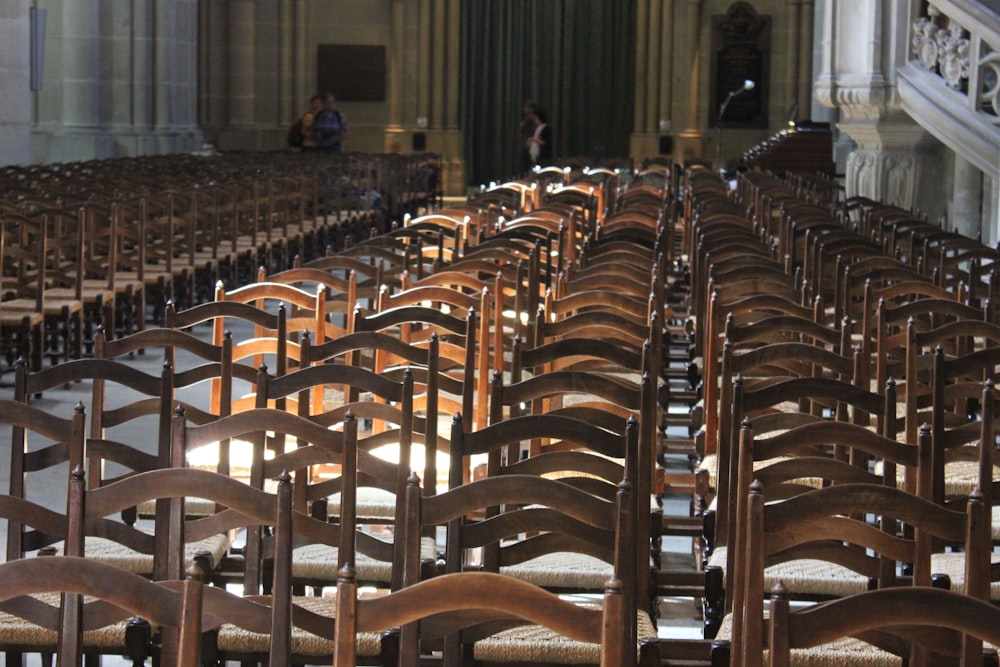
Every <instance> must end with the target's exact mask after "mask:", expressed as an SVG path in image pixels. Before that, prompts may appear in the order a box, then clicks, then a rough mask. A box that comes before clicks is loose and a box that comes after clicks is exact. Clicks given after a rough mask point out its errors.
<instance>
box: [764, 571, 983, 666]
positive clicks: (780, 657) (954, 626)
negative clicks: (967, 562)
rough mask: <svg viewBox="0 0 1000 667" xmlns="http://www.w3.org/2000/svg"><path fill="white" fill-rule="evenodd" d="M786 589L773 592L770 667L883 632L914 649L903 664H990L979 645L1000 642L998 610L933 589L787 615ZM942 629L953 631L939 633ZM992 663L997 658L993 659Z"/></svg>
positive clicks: (886, 593)
mask: <svg viewBox="0 0 1000 667" xmlns="http://www.w3.org/2000/svg"><path fill="white" fill-rule="evenodd" d="M787 592H788V591H787V590H786V589H785V587H783V586H782V587H780V588H776V589H775V590H773V591H772V593H771V619H770V621H769V622H768V624H767V633H768V656H769V657H768V664H769V665H770V667H788V666H789V665H791V664H792V659H791V655H790V651H791V650H793V649H808V648H812V647H814V646H818V645H820V644H825V643H827V642H830V641H833V640H836V639H838V638H840V637H849V636H858V635H866V634H867V635H869V636H870V635H871V634H872V633H874V632H878V633H881V634H882V635H883V636H888V637H889V638H891V639H896V640H897V642H901V643H902V644H903V645H904V646H910V645H913V644H915V645H916V647H917V650H916V651H915V653H916V655H905V656H902V657H903V658H904V659H905V661H906V663H907V664H910V665H914V667H917V666H919V665H923V664H927V663H926V662H924V661H922V660H918V659H914V658H917V657H920V658H922V657H924V656H923V655H921V654H923V653H929V654H931V655H933V654H937V656H948V657H949V658H950V659H952V660H954V657H955V656H958V658H959V662H958V664H960V665H962V667H978V666H979V665H983V664H988V663H987V658H986V657H984V654H983V643H984V642H989V643H990V644H992V645H993V646H997V645H998V644H997V642H998V641H1000V609H998V608H997V607H996V606H995V605H992V604H990V603H989V602H985V601H983V600H977V599H975V598H972V597H969V596H967V595H962V594H959V593H953V592H951V591H946V590H941V589H937V588H923V587H921V588H910V587H904V588H888V589H879V590H874V591H868V592H865V593H859V594H856V595H852V596H850V597H846V598H841V599H837V600H832V601H830V602H827V603H824V604H821V605H818V606H816V607H811V608H806V609H802V610H800V611H794V612H793V611H791V609H790V607H789V599H788V595H787ZM942 629H946V630H951V631H954V632H953V633H947V632H941V630H942ZM994 658H995V656H994Z"/></svg>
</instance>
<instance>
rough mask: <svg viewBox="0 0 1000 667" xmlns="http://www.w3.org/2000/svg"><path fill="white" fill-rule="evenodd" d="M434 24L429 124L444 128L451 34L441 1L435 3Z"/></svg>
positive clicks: (445, 10)
mask: <svg viewBox="0 0 1000 667" xmlns="http://www.w3.org/2000/svg"><path fill="white" fill-rule="evenodd" d="M432 24H433V26H434V29H433V32H432V33H431V34H433V35H437V36H438V40H435V41H437V43H436V44H432V45H431V57H432V58H433V63H434V65H433V67H432V69H431V72H432V75H431V76H432V79H431V81H432V83H431V90H433V91H434V94H433V98H432V100H431V126H432V127H435V128H438V129H445V128H447V127H448V126H449V125H448V120H449V119H448V117H447V115H448V108H447V103H446V102H445V100H447V99H449V98H448V97H447V92H448V78H449V76H450V75H451V72H450V69H451V68H449V67H448V66H447V65H446V62H447V61H446V59H447V57H448V55H449V54H448V53H447V51H448V46H449V44H450V42H451V41H452V35H451V33H449V32H448V8H447V7H446V6H443V5H442V4H441V3H435V5H434V13H433V18H432ZM444 35H447V36H448V37H447V41H446V42H445V43H442V41H441V40H442V39H443V36H444Z"/></svg>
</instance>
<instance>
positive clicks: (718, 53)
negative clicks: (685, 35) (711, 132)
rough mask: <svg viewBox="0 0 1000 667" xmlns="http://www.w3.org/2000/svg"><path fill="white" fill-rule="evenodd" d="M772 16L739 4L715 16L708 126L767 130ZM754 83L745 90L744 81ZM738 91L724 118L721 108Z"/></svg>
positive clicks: (731, 100)
mask: <svg viewBox="0 0 1000 667" xmlns="http://www.w3.org/2000/svg"><path fill="white" fill-rule="evenodd" d="M770 50H771V17H770V16H761V15H760V14H758V13H757V12H756V10H755V9H754V8H753V6H752V5H750V4H749V3H747V2H735V3H733V4H732V5H730V7H729V11H727V12H726V14H725V16H713V17H712V60H713V63H712V65H713V67H712V86H711V99H710V100H709V114H710V115H709V118H708V126H709V127H717V126H718V125H719V124H720V120H721V125H722V126H723V127H730V128H739V127H743V128H766V127H767V94H768V90H769V88H770V86H769V83H770V82H769V77H768V63H769V60H770V59H769V55H770ZM745 81H753V82H754V85H753V88H752V89H750V90H745V88H744V82H745ZM734 91H742V92H739V93H737V94H735V95H733V96H732V97H731V99H730V100H729V104H727V105H726V108H725V113H724V114H723V117H722V118H721V119H720V118H719V111H720V107H721V105H722V104H723V103H724V102H725V101H726V98H727V97H729V95H730V93H733V92H734Z"/></svg>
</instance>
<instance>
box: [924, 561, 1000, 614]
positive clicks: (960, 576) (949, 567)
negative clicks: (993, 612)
mask: <svg viewBox="0 0 1000 667" xmlns="http://www.w3.org/2000/svg"><path fill="white" fill-rule="evenodd" d="M990 562H991V563H1000V554H998V553H993V554H990ZM931 572H933V573H934V574H946V575H948V577H949V578H950V579H951V590H953V591H955V592H956V593H962V594H965V554H964V553H958V552H954V551H949V552H946V553H939V554H931ZM990 600H992V601H994V602H998V601H1000V581H991V582H990Z"/></svg>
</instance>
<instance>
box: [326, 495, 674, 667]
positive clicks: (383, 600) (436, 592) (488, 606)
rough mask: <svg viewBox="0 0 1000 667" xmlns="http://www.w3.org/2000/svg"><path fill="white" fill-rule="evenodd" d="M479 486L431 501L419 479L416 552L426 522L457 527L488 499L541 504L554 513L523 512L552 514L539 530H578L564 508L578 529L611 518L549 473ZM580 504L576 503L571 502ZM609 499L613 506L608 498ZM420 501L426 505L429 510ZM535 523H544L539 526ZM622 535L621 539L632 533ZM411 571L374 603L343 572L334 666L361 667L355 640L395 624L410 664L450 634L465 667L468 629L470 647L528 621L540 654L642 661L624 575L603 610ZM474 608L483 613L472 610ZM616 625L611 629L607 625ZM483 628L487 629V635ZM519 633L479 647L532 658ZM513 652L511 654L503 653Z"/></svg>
mask: <svg viewBox="0 0 1000 667" xmlns="http://www.w3.org/2000/svg"><path fill="white" fill-rule="evenodd" d="M471 484H472V485H471V486H464V487H461V488H459V489H455V490H452V491H448V492H446V493H445V494H439V495H437V496H428V497H426V498H423V499H422V500H421V499H420V491H419V488H418V484H417V483H416V480H414V481H413V483H411V485H410V486H409V487H408V494H407V498H408V506H409V507H413V508H414V509H412V510H409V511H408V512H407V517H408V524H407V525H408V526H409V527H408V529H407V534H408V535H410V538H409V542H410V544H411V547H410V549H409V550H408V553H411V554H412V553H415V552H414V551H413V546H412V545H413V544H414V543H415V538H416V537H417V536H419V535H420V533H421V532H422V531H421V530H420V529H419V528H417V529H414V528H413V526H415V525H418V524H419V523H421V522H434V523H439V522H440V523H444V522H448V521H452V523H454V522H455V521H460V520H461V519H460V517H462V516H463V515H465V514H466V513H467V510H468V509H471V508H472V507H473V506H479V504H480V503H481V502H487V503H492V502H494V500H495V501H498V502H503V501H504V498H505V497H506V498H509V499H510V500H511V501H513V502H517V503H522V502H523V503H531V502H538V501H541V502H542V503H544V504H545V505H546V506H549V507H550V509H548V510H546V509H543V508H537V509H535V510H530V509H527V510H521V512H528V514H531V513H532V512H534V513H535V514H537V515H538V516H539V518H541V517H542V516H544V517H545V518H544V519H542V522H541V523H539V525H546V526H548V527H550V528H555V529H559V530H562V529H563V528H565V527H566V525H569V524H565V523H564V521H565V520H557V519H556V518H555V516H556V511H557V509H556V508H561V510H562V511H567V512H568V514H567V519H568V517H576V519H577V521H570V522H569V523H570V524H573V525H576V526H577V530H578V531H579V530H581V527H580V524H579V523H578V521H580V520H585V519H584V517H587V519H586V520H587V521H589V520H590V517H593V516H594V515H595V514H606V512H597V508H596V507H591V505H592V504H593V503H594V502H596V501H598V499H597V498H595V497H593V496H590V495H589V494H586V493H585V492H582V491H577V490H575V489H572V488H571V487H566V486H565V485H563V484H561V483H559V482H555V481H551V480H545V479H543V478H540V477H535V476H530V477H528V478H523V477H509V478H507V479H506V480H504V479H503V478H489V479H484V480H480V481H476V482H472V483H471ZM536 487H537V490H536ZM473 489H476V492H475V493H470V491H472V490H473ZM545 489H548V491H546V490H545ZM551 492H554V493H551ZM623 493H624V494H626V496H627V494H628V486H624V487H623ZM570 499H572V500H573V501H575V502H570V503H566V502H565V501H566V500H570ZM600 502H601V503H605V504H606V503H607V501H600ZM629 502H630V500H627V499H620V500H619V501H617V502H612V503H611V504H609V505H607V506H608V508H615V507H623V506H624V507H627V504H628V503H629ZM417 503H420V504H419V506H418V505H417ZM584 506H586V507H590V511H584V512H581V511H580V510H581V508H582V507H584ZM612 512H614V514H615V516H617V519H615V520H614V526H611V527H610V528H611V529H612V530H613V531H618V530H624V531H627V527H626V526H627V525H628V512H627V510H626V511H620V512H619V511H617V510H615V509H612ZM525 516H527V515H525ZM525 520H527V519H525ZM529 523H538V522H531V521H529ZM515 530H516V529H515ZM618 534H619V536H621V535H622V534H623V533H618ZM611 539H612V540H615V538H611ZM621 539H622V538H621V537H619V538H618V540H621ZM615 544H616V545H617V546H618V547H621V546H622V542H621V541H616V542H615ZM605 546H606V545H605ZM616 563H617V565H616V567H621V561H616ZM626 567H627V566H626ZM407 572H408V573H410V574H408V575H407V585H406V586H404V587H403V588H401V589H399V590H397V591H395V592H393V593H391V594H390V595H388V596H384V597H380V598H374V599H370V600H366V599H364V598H362V599H358V596H357V593H356V584H355V582H354V577H353V569H352V568H351V567H350V566H348V567H347V568H345V569H343V570H342V574H341V578H340V580H339V581H338V595H337V600H338V612H337V619H338V621H337V644H336V656H335V661H334V664H344V665H347V664H351V665H353V664H354V645H355V635H356V633H358V632H360V631H369V632H371V631H375V630H381V629H385V628H389V627H396V626H399V627H401V651H400V652H401V662H400V664H408V665H410V664H412V665H415V664H417V662H416V661H417V660H418V657H419V655H420V653H421V646H422V645H426V644H427V643H429V642H432V641H433V640H435V639H438V640H440V639H441V638H444V641H445V644H444V654H443V655H444V658H443V659H444V661H445V662H444V664H447V665H453V664H460V661H461V658H460V654H461V648H462V643H464V642H463V640H461V639H459V638H458V636H457V634H456V633H457V632H459V631H461V632H462V635H463V637H465V638H466V640H465V641H471V639H472V638H473V637H477V636H479V637H482V636H483V635H484V634H486V635H495V633H496V632H497V630H498V629H501V628H510V627H511V626H512V625H522V624H524V623H533V624H536V626H535V627H537V626H541V627H540V628H538V629H536V630H535V632H534V633H533V634H534V635H536V636H537V635H539V634H540V635H541V636H540V637H537V638H536V639H535V640H528V641H527V644H529V645H530V646H532V647H534V651H535V652H536V653H537V652H538V651H544V652H545V655H549V656H551V654H552V653H553V652H555V653H557V654H561V655H562V656H563V658H562V659H569V660H572V661H573V662H574V664H601V665H610V664H615V665H627V664H640V663H639V662H638V661H639V658H638V656H639V655H640V648H639V644H637V643H636V642H635V641H632V640H631V639H630V637H629V636H623V634H622V632H621V630H622V628H629V627H630V623H629V620H628V619H629V618H630V616H631V615H632V614H633V613H634V612H633V611H632V610H631V608H630V607H629V606H628V604H627V603H626V602H625V596H626V593H625V588H624V586H623V584H622V583H621V581H619V580H618V579H616V578H612V579H611V580H609V581H608V583H607V584H606V586H605V587H604V588H605V593H604V599H603V604H602V605H601V606H600V608H598V607H594V606H590V607H587V606H584V607H580V606H576V605H574V604H573V603H568V602H566V601H562V600H560V599H559V598H558V597H557V596H555V595H554V594H553V593H550V592H548V591H546V590H545V589H543V588H540V587H537V586H535V585H533V584H530V583H526V582H521V581H517V580H512V579H511V578H510V577H507V576H504V575H502V574H497V573H495V572H469V571H453V572H449V573H447V574H444V575H441V576H437V577H433V578H431V579H428V580H419V578H418V577H417V576H414V574H413V573H414V568H412V567H410V568H408V569H407ZM503 591H506V592H503ZM417 600H420V602H419V603H418V602H417ZM383 609H384V612H383V611H382V610H383ZM473 609H475V610H477V611H471V610H473ZM383 614H384V615H383ZM560 614H561V616H560ZM418 619H420V624H419V630H418V629H417V625H416V623H413V621H416V620H418ZM570 619H572V623H570V624H565V623H563V621H564V620H570ZM602 619H603V622H602ZM608 623H610V624H611V625H607V624H608ZM602 624H603V627H604V630H603V631H602V630H601V627H602ZM611 627H614V628H615V631H613V632H615V633H617V636H616V637H615V638H613V639H612V638H611V637H610V635H609V634H608V633H609V632H612V631H611V630H610V628H611ZM477 628H481V629H479V630H478V631H477ZM546 628H547V629H546ZM528 629H530V628H528ZM518 632H522V633H523V630H520V629H518V628H515V629H513V630H508V631H507V632H505V633H503V634H501V635H498V636H494V637H484V638H483V639H480V640H479V641H478V642H477V643H476V645H475V646H476V648H475V652H476V658H477V660H479V661H481V662H483V663H484V664H493V663H494V662H501V663H502V662H510V661H511V660H512V659H515V660H516V658H514V657H513V654H516V653H522V652H523V650H524V644H525V642H523V641H521V642H518V641H517V640H516V638H514V637H512V636H511V634H512V633H518ZM627 634H628V633H626V635H627ZM560 635H566V636H568V637H569V638H571V639H572V640H575V641H572V642H570V643H567V642H566V640H564V639H562V640H561V639H560V637H559V636H560ZM632 636H634V634H633V635H632ZM491 641H492V642H493V643H494V644H497V645H499V648H497V647H496V646H495V647H493V654H492V655H491V654H490V653H489V652H490V650H491V648H490V643H489V642H491ZM519 644H520V645H521V646H520V647H519V646H518V645H519ZM546 646H548V649H546ZM655 649H656V646H655V644H648V643H647V644H645V645H644V648H643V649H642V655H643V656H644V657H645V659H646V660H650V661H652V662H651V663H642V664H656V663H658V661H659V657H658V654H656V655H654V653H656V651H655ZM529 650H531V649H530V648H529ZM633 651H634V652H635V653H633ZM570 652H571V655H569V656H567V655H566V654H567V653H570ZM503 653H506V654H507V656H506V657H500V655H501V654H503ZM546 659H551V657H549V658H546Z"/></svg>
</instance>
